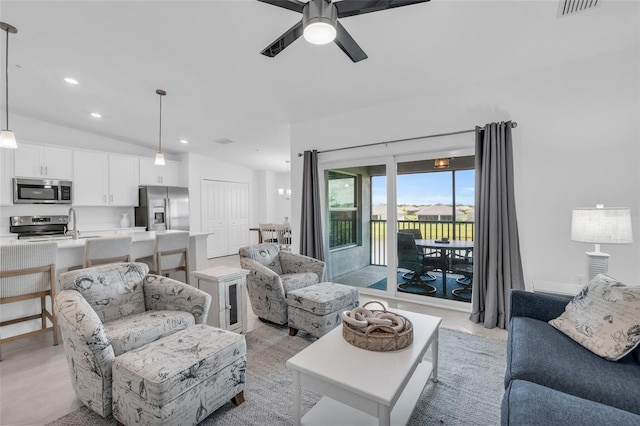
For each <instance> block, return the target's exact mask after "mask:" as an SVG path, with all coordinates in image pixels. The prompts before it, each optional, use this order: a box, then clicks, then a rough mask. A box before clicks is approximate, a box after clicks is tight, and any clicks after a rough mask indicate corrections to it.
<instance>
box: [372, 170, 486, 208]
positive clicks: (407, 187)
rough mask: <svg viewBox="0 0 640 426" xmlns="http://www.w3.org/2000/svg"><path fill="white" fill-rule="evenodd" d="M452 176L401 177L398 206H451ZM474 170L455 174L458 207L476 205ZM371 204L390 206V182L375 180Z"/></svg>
mask: <svg viewBox="0 0 640 426" xmlns="http://www.w3.org/2000/svg"><path fill="white" fill-rule="evenodd" d="M452 175H453V172H451V171H447V172H432V173H414V174H407V175H399V176H398V189H397V193H398V204H410V205H427V204H435V203H441V204H451V203H452V202H453V193H452V189H451V181H452ZM474 185H475V180H474V170H459V171H457V172H456V204H466V205H473V204H474V194H475V190H474ZM371 186H372V204H373V205H375V204H383V203H384V204H386V203H387V189H386V186H387V178H386V176H376V177H374V178H373V179H372V183H371Z"/></svg>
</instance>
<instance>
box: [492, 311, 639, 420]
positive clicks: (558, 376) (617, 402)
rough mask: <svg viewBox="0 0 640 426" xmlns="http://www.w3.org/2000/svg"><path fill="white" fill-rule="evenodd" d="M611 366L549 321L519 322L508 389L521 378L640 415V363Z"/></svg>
mask: <svg viewBox="0 0 640 426" xmlns="http://www.w3.org/2000/svg"><path fill="white" fill-rule="evenodd" d="M628 360H630V362H625V363H623V362H610V361H607V360H605V359H604V358H601V357H599V356H597V355H596V354H594V353H593V352H591V351H588V350H585V348H584V347H582V346H581V345H580V344H578V343H576V342H575V341H573V340H572V339H570V338H569V337H567V336H565V335H564V334H563V333H561V332H559V331H558V330H556V329H555V328H553V327H551V326H550V325H549V324H547V323H546V322H544V321H539V320H535V319H532V318H528V317H513V318H512V319H511V322H510V323H509V336H508V338H507V368H506V375H505V387H507V386H508V385H509V382H510V381H512V380H516V379H521V380H528V381H531V382H535V383H538V384H540V385H542V386H548V387H550V388H553V389H556V390H559V391H562V392H566V393H569V394H572V395H575V396H578V397H581V398H585V399H589V400H591V401H596V402H600V403H603V404H606V405H611V406H614V407H617V408H620V409H622V410H626V411H631V412H634V413H636V414H640V404H638V401H640V386H638V383H640V364H638V363H636V362H634V361H633V357H631V356H630V357H629V358H628Z"/></svg>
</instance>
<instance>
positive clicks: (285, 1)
mask: <svg viewBox="0 0 640 426" xmlns="http://www.w3.org/2000/svg"><path fill="white" fill-rule="evenodd" d="M258 1H260V2H262V3H268V4H271V5H274V6H278V7H282V8H284V9H289V10H293V11H294V12H300V13H302V9H303V8H304V6H305V5H306V3H303V2H301V1H298V0H258Z"/></svg>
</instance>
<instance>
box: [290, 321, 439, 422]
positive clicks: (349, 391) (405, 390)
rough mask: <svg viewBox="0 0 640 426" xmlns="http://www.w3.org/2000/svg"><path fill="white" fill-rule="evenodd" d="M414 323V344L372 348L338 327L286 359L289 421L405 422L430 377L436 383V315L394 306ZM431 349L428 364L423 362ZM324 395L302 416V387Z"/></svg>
mask: <svg viewBox="0 0 640 426" xmlns="http://www.w3.org/2000/svg"><path fill="white" fill-rule="evenodd" d="M393 312H396V313H399V314H401V315H403V316H405V317H407V318H409V319H410V320H411V322H412V323H413V330H414V335H413V343H412V344H411V345H410V346H409V347H407V348H405V349H402V350H399V351H392V352H374V351H367V350H364V349H360V348H357V347H355V346H352V345H350V344H349V343H348V342H347V341H346V340H345V339H344V338H343V337H342V327H337V328H336V329H334V330H332V331H331V332H329V333H328V334H326V335H325V336H323V337H322V338H320V339H318V340H317V341H316V342H314V343H313V344H311V345H310V346H308V347H307V348H306V349H304V350H303V351H301V352H300V353H298V354H297V355H295V356H293V357H292V358H290V359H289V360H288V361H287V367H288V368H289V369H290V370H292V372H293V387H294V389H293V390H294V392H293V395H294V401H293V403H294V416H293V417H294V423H295V424H304V425H331V424H334V425H345V424H348V425H360V424H362V425H365V424H378V425H383V426H384V425H390V424H393V425H395V424H405V423H406V422H407V420H408V419H409V417H410V416H411V413H412V412H413V409H414V407H415V404H416V402H417V401H418V398H419V397H420V394H421V392H422V389H423V388H424V386H425V385H426V384H427V382H428V380H429V377H431V378H432V379H433V381H434V382H437V378H438V376H437V371H438V329H439V326H440V323H441V321H442V320H441V319H440V318H438V317H433V316H429V315H423V314H417V313H414V312H407V311H401V310H398V309H394V310H393ZM429 348H431V359H432V362H431V363H429V362H427V361H423V358H424V355H425V353H426V351H427V350H428V349H429ZM302 387H305V388H307V389H310V390H312V391H314V392H317V393H319V394H321V395H324V396H325V397H324V398H322V399H321V400H320V401H319V402H318V403H317V404H316V405H315V406H314V407H312V408H311V410H309V412H308V413H306V415H305V416H304V418H303V419H301V389H302Z"/></svg>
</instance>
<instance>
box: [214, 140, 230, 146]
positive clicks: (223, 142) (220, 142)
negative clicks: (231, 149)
mask: <svg viewBox="0 0 640 426" xmlns="http://www.w3.org/2000/svg"><path fill="white" fill-rule="evenodd" d="M214 142H215V143H219V144H220V145H226V144H229V143H233V141H232V140H231V139H227V138H222V139H218V140H215V141H214Z"/></svg>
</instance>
